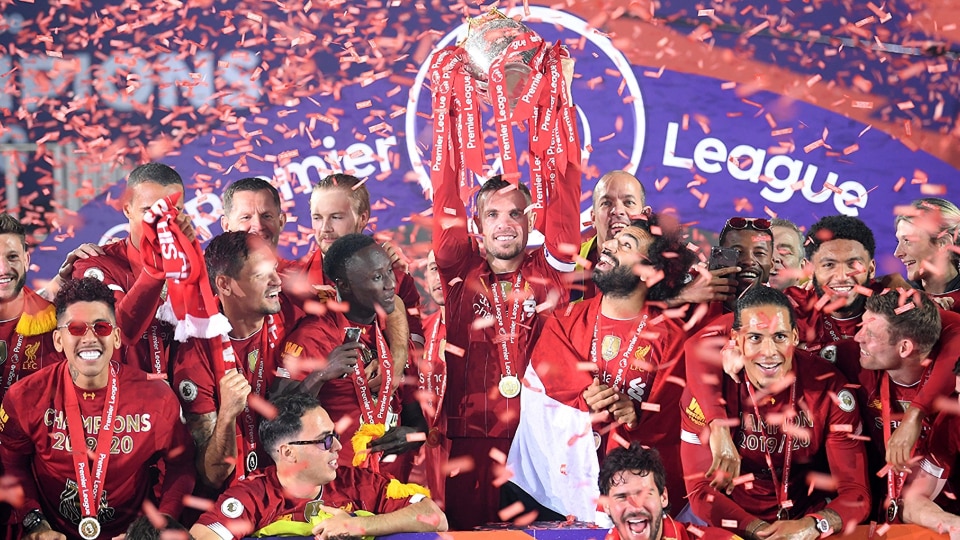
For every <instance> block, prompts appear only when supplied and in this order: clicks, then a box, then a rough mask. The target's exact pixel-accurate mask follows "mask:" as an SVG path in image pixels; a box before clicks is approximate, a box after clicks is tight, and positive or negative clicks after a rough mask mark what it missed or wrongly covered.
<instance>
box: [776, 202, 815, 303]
mask: <svg viewBox="0 0 960 540" xmlns="http://www.w3.org/2000/svg"><path fill="white" fill-rule="evenodd" d="M770 230H771V231H773V244H774V245H773V270H771V271H770V286H771V287H773V288H775V289H777V290H780V291H782V290H784V289H786V288H787V287H793V286H795V285H799V284H800V282H801V281H802V279H803V278H804V275H803V267H804V266H805V265H806V262H807V259H806V258H805V256H804V251H803V241H804V236H803V233H802V232H801V231H800V227H797V224H796V223H794V222H792V221H790V220H786V219H782V218H773V219H772V220H770Z"/></svg>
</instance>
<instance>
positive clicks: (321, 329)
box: [279, 314, 343, 381]
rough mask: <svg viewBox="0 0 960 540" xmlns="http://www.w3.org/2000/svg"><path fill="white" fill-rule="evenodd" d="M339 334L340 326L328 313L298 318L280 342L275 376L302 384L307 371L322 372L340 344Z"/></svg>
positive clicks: (341, 337)
mask: <svg viewBox="0 0 960 540" xmlns="http://www.w3.org/2000/svg"><path fill="white" fill-rule="evenodd" d="M339 332H340V326H339V325H338V324H336V321H335V319H334V317H333V316H330V315H329V314H328V315H324V316H322V317H318V316H316V315H307V316H306V317H304V318H303V319H301V320H300V323H299V324H297V326H296V328H294V329H293V331H292V332H290V333H289V334H287V337H286V339H285V340H284V343H283V349H282V351H283V354H282V356H281V359H280V363H281V367H280V370H279V375H280V376H281V377H284V378H288V379H293V380H295V381H302V380H303V379H305V378H306V376H307V375H309V374H310V373H311V372H313V371H316V370H319V369H323V367H324V366H325V365H326V363H327V356H328V355H329V354H330V351H332V350H333V349H335V348H337V346H339V345H340V344H341V343H342V342H343V336H342V335H338V333H339Z"/></svg>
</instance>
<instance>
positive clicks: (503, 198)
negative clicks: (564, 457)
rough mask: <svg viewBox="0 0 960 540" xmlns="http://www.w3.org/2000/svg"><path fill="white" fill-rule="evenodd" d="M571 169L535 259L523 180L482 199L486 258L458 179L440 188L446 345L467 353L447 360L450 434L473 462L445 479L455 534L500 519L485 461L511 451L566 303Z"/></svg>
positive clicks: (457, 453) (490, 464) (490, 190)
mask: <svg viewBox="0 0 960 540" xmlns="http://www.w3.org/2000/svg"><path fill="white" fill-rule="evenodd" d="M572 169H573V167H571V170H570V171H568V173H567V176H566V177H565V178H566V181H564V182H559V183H558V184H557V189H556V190H554V191H553V192H552V193H551V197H550V201H549V203H548V204H547V208H546V209H545V212H543V216H544V223H543V224H539V223H537V224H536V225H537V227H538V228H539V229H540V231H541V232H542V233H543V235H544V238H545V242H544V246H543V247H542V248H539V249H536V250H532V251H531V252H529V253H528V252H527V250H526V247H527V239H528V238H529V234H530V229H531V228H533V226H534V225H535V223H534V220H535V219H536V218H535V216H536V214H535V213H533V212H532V211H531V207H530V205H531V196H530V190H529V189H528V188H527V187H526V186H525V185H524V184H523V183H517V184H513V183H511V182H508V181H506V180H504V179H503V178H502V177H500V176H494V177H493V178H490V179H489V180H487V181H486V182H485V183H484V184H483V186H482V187H481V188H480V191H479V192H478V193H477V196H476V210H477V214H476V216H475V217H474V223H475V224H476V226H477V228H478V230H479V231H480V234H481V235H482V243H483V246H482V247H483V251H482V252H481V250H480V249H479V248H480V246H479V245H478V244H477V242H476V240H477V237H476V236H473V235H471V234H470V232H469V230H468V228H467V221H468V217H467V210H466V207H465V206H464V204H463V201H462V200H461V199H460V189H459V186H458V183H457V182H455V181H449V180H448V181H443V182H439V185H438V184H435V185H434V198H433V215H434V219H433V249H434V252H435V253H436V258H437V268H438V269H439V271H440V281H441V283H442V284H443V294H444V298H445V303H446V306H445V308H446V313H447V315H448V317H447V321H446V323H447V341H448V343H449V344H450V345H452V346H453V347H449V349H450V350H460V351H463V352H462V356H461V357H460V358H457V359H456V361H453V360H451V361H450V362H448V363H447V370H448V377H447V381H448V382H447V390H446V397H445V398H444V405H445V412H446V413H447V435H448V436H449V437H450V439H451V447H450V455H451V457H452V458H457V457H463V458H466V460H467V461H470V460H472V461H473V464H474V466H473V469H472V470H470V471H461V473H460V474H458V475H456V476H454V477H451V478H448V479H447V493H457V494H458V496H457V499H456V500H454V499H452V498H450V499H449V501H448V504H447V515H448V516H449V518H450V523H451V524H452V525H453V527H454V528H455V529H469V528H471V527H474V526H476V525H480V524H482V523H486V522H488V521H497V520H499V518H498V517H497V511H498V510H499V509H500V507H501V506H500V505H501V493H500V489H499V488H498V487H497V486H494V485H493V481H494V479H495V477H496V472H495V471H494V468H495V466H499V463H496V462H495V461H494V460H492V459H490V457H489V456H490V455H491V451H493V452H494V453H496V452H502V453H504V454H505V453H507V451H508V450H509V448H510V441H511V439H512V438H513V436H514V433H515V432H516V430H517V425H518V420H519V414H520V393H521V392H522V388H523V385H522V383H521V382H520V377H521V376H522V375H523V373H524V371H525V370H526V368H527V363H528V360H529V358H530V352H531V351H532V349H533V346H534V344H535V343H536V340H537V338H538V336H539V335H540V330H541V328H542V327H543V324H544V322H545V320H546V319H547V318H548V316H549V315H550V314H551V313H552V312H553V310H554V308H555V307H556V306H558V305H563V304H565V303H566V301H567V300H568V299H569V291H567V290H566V288H567V285H568V284H569V278H570V277H572V274H573V270H574V268H575V267H576V264H575V262H574V260H575V253H574V250H575V249H576V245H577V244H578V242H579V229H580V228H579V221H580V217H579V216H580V214H579V210H578V206H579V200H580V174H579V171H573V170H572ZM574 172H575V173H576V174H574ZM498 336H499V337H498ZM504 502H506V501H504Z"/></svg>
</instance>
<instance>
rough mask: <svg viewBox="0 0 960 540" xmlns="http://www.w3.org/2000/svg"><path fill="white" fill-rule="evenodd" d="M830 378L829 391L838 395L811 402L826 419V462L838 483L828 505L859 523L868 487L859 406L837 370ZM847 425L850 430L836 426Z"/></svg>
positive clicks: (864, 513)
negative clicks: (835, 397) (834, 494)
mask: <svg viewBox="0 0 960 540" xmlns="http://www.w3.org/2000/svg"><path fill="white" fill-rule="evenodd" d="M828 380H830V381H832V389H831V390H832V393H833V394H835V395H836V396H837V399H835V400H834V399H829V398H825V399H822V400H820V402H819V403H817V404H814V403H811V404H810V405H811V406H815V407H820V408H822V409H826V410H821V411H820V415H822V416H826V417H827V418H828V419H829V420H828V423H827V425H826V427H825V430H826V445H825V446H826V451H827V462H828V463H829V465H830V474H831V475H832V476H833V479H834V480H835V481H836V484H837V497H836V498H835V499H833V500H832V501H830V502H829V503H828V504H827V508H829V509H831V510H833V511H835V512H836V513H837V514H839V515H840V518H841V519H842V520H843V522H844V523H860V522H861V521H863V520H864V518H866V517H867V513H868V512H869V511H870V490H869V487H868V486H869V483H868V479H867V452H866V449H865V448H864V444H863V441H862V440H860V439H858V438H855V437H857V436H861V435H863V424H862V419H861V416H860V406H859V404H858V403H857V400H856V398H855V397H854V396H853V394H852V392H851V391H850V390H848V389H846V388H844V387H843V385H844V384H845V383H846V381H845V380H844V379H843V377H841V376H840V375H839V374H837V375H836V376H835V377H832V378H830V379H828ZM839 426H850V427H851V428H852V432H850V431H847V430H846V428H845V427H844V428H843V429H836V428H837V427H839Z"/></svg>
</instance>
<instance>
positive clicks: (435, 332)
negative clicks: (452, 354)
mask: <svg viewBox="0 0 960 540" xmlns="http://www.w3.org/2000/svg"><path fill="white" fill-rule="evenodd" d="M441 315H442V310H437V311H436V312H434V313H433V314H432V315H430V316H428V317H427V318H426V319H425V320H424V321H423V327H424V328H425V329H426V336H425V338H426V343H425V345H424V349H423V358H422V359H421V360H420V361H421V362H423V364H422V365H421V366H413V368H414V371H415V372H416V374H417V390H418V391H419V392H423V393H424V394H423V395H424V399H423V400H421V404H422V405H423V415H424V417H426V419H427V422H428V423H429V424H430V426H431V427H440V424H441V423H442V424H446V422H445V421H442V420H443V418H442V416H443V415H442V414H441V407H442V405H443V403H442V398H443V393H444V391H445V390H446V383H447V357H446V355H447V352H446V347H447V325H446V323H445V322H444V321H443V317H442V316H441ZM428 364H429V365H428ZM438 405H439V407H438ZM442 428H443V429H445V428H446V426H445V425H444V426H442Z"/></svg>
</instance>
